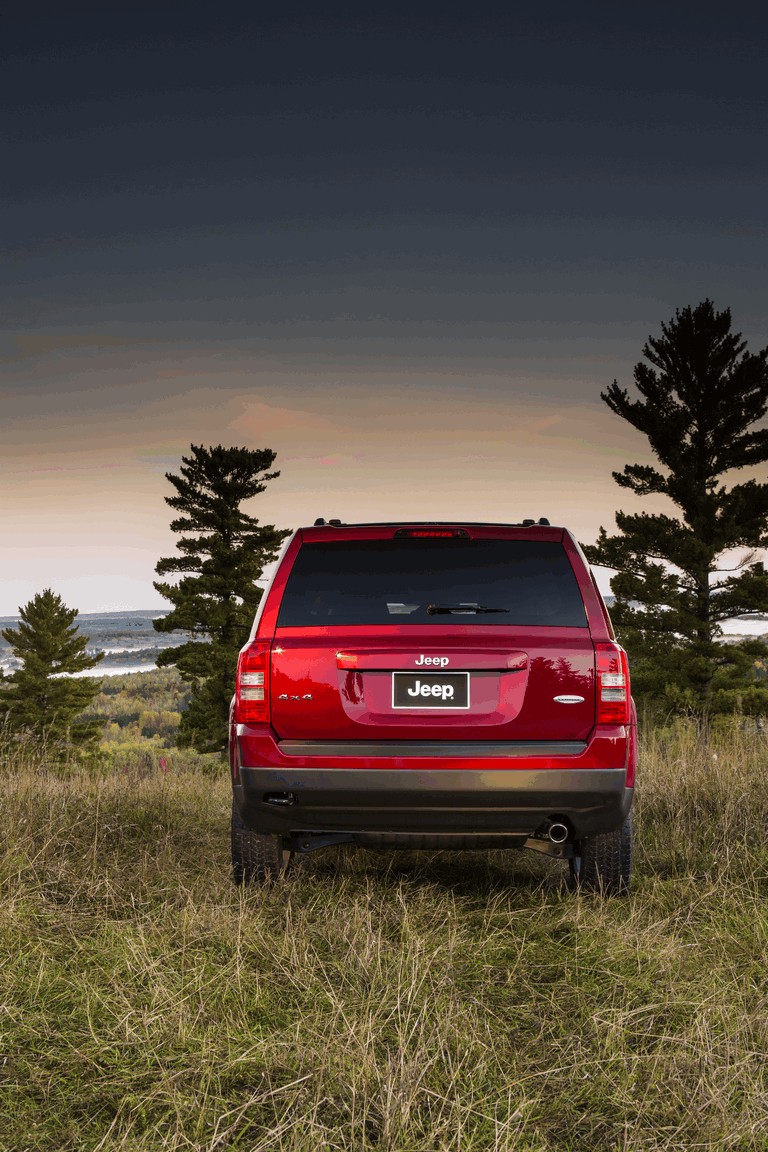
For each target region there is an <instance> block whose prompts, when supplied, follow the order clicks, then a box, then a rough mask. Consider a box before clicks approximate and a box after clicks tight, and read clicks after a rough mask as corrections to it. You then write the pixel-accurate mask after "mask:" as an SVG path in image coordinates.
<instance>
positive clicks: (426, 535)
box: [395, 528, 469, 540]
mask: <svg viewBox="0 0 768 1152" xmlns="http://www.w3.org/2000/svg"><path fill="white" fill-rule="evenodd" d="M405 536H410V537H412V538H413V539H415V540H434V539H435V538H440V539H444V538H450V537H454V538H455V537H457V536H458V537H461V538H462V539H464V540H468V539H469V532H467V530H466V528H398V530H397V532H395V539H396V540H397V539H398V538H400V539H402V538H403V537H405Z"/></svg>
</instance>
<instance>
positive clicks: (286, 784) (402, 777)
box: [235, 767, 632, 837]
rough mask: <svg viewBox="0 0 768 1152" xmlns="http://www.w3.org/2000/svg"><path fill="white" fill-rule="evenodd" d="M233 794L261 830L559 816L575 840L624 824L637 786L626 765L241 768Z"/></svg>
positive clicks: (529, 830) (458, 826)
mask: <svg viewBox="0 0 768 1152" xmlns="http://www.w3.org/2000/svg"><path fill="white" fill-rule="evenodd" d="M235 798H236V800H237V804H238V807H239V809H240V812H241V815H242V817H243V819H244V820H245V822H246V823H247V824H249V825H250V826H251V827H253V828H256V829H258V830H260V831H263V832H277V833H283V834H287V833H291V834H292V833H295V832H299V831H315V832H349V833H352V834H355V833H366V832H379V833H394V832H420V833H439V832H455V833H461V834H465V835H474V836H482V835H492V834H494V833H496V834H507V835H509V834H517V835H522V834H524V835H526V836H530V835H532V834H533V832H534V831H535V830H536V829H537V828H538V827H539V826H540V825H541V824H542V822H543V821H545V820H547V819H549V818H551V817H552V816H553V815H555V814H556V815H557V817H558V819H564V820H565V821H566V822H567V823H568V824H569V825H570V827H571V828H572V830H573V833H574V834H575V836H577V837H578V836H587V835H594V834H595V833H597V832H605V831H609V830H610V829H612V828H617V827H618V826H619V825H620V824H621V822H622V820H623V819H624V817H625V816H626V814H627V812H628V811H629V807H630V804H631V802H632V789H631V788H627V787H626V782H625V773H624V769H623V768H550V769H514V768H509V769H507V768H495V769H489V770H488V771H483V770H482V769H465V768H430V769H418V768H416V769H412V768H246V767H241V769H240V784H239V785H237V786H236V787H235ZM276 801H277V803H276Z"/></svg>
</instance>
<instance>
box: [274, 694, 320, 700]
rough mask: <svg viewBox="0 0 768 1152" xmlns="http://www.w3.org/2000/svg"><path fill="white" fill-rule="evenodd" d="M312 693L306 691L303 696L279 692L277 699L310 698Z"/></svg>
mask: <svg viewBox="0 0 768 1152" xmlns="http://www.w3.org/2000/svg"><path fill="white" fill-rule="evenodd" d="M311 699H312V693H311V692H306V693H305V694H304V695H303V696H289V695H288V693H287V692H281V693H280V695H279V696H278V700H311Z"/></svg>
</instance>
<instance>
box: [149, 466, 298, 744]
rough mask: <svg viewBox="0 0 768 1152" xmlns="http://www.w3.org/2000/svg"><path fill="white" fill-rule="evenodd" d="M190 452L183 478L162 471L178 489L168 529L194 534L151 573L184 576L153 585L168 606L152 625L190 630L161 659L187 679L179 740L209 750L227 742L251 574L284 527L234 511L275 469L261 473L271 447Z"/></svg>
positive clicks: (249, 612)
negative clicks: (183, 641)
mask: <svg viewBox="0 0 768 1152" xmlns="http://www.w3.org/2000/svg"><path fill="white" fill-rule="evenodd" d="M191 453H192V454H191V456H182V466H181V468H180V470H179V471H180V473H181V475H179V476H176V475H173V474H172V473H170V472H167V473H166V478H167V479H168V480H169V481H170V482H171V484H172V485H173V487H174V488H175V489H176V495H175V496H166V498H165V499H166V503H167V504H169V505H170V507H171V508H173V509H175V510H176V511H177V512H180V513H181V515H180V516H179V517H178V518H177V519H175V520H173V521H172V522H171V530H172V531H173V532H179V533H194V535H182V536H181V538H180V539H179V540H178V541H177V543H176V548H177V549H178V551H179V552H181V553H182V555H181V556H174V557H166V558H163V559H161V560H159V561H158V563H157V566H156V568H155V571H156V572H157V574H158V576H165V575H166V574H168V573H180V574H181V579H180V580H179V582H178V583H177V584H169V583H166V582H156V583H155V588H156V589H157V591H158V592H159V593H160V594H161V595H162V596H164V597H165V598H166V599H167V600H170V601H171V603H172V604H173V609H172V610H171V612H169V613H168V615H167V616H165V617H164V618H162V619H160V620H155V622H154V623H155V628H156V629H157V630H158V631H159V632H172V631H175V630H184V631H187V632H190V633H192V634H193V639H192V640H190V641H188V642H187V643H186V644H182V645H180V646H179V647H176V648H167V649H165V651H164V652H163V653H162V654H161V656H160V658H159V659H158V664H159V665H161V666H162V665H170V664H175V665H176V666H177V667H178V669H179V671H180V673H181V675H182V677H183V678H184V680H186V681H187V682H188V683H190V684H191V685H192V697H191V700H190V704H189V707H188V708H187V709H186V711H185V712H183V713H182V718H181V726H180V729H179V743H181V744H187V745H192V746H194V747H195V748H198V749H199V750H200V751H204V752H213V751H217V750H219V749H221V748H223V747H224V745H225V744H226V739H227V717H228V714H229V703H230V700H231V698H232V694H233V691H234V683H235V671H236V668H237V656H238V652H239V651H240V648H242V646H243V644H244V643H245V642H246V640H247V639H248V634H249V632H250V628H251V624H252V622H253V617H254V614H255V612H256V608H257V606H258V603H259V600H260V599H261V589H260V588H259V587H258V585H257V584H256V582H255V581H256V579H257V577H258V576H260V575H261V572H262V570H263V568H264V565H265V564H267V563H269V561H270V560H273V559H274V558H275V556H276V555H277V551H278V549H279V547H280V543H281V542H282V540H283V538H284V537H285V536H287V535H288V532H287V531H284V530H281V529H277V528H275V527H274V525H272V524H268V525H260V524H259V522H258V520H256V519H254V517H252V516H249V515H247V514H246V513H245V512H243V511H242V510H241V508H240V505H241V504H242V503H243V502H244V501H246V500H250V499H251V498H252V497H254V496H256V495H258V493H260V492H263V491H264V488H265V487H266V484H267V482H268V481H269V480H274V479H275V478H276V477H277V476H279V475H280V473H279V472H268V471H267V469H268V468H270V467H271V465H272V464H273V462H274V459H275V453H274V452H272V451H271V450H270V449H268V448H263V449H249V448H224V447H222V445H221V444H219V445H218V446H217V447H216V448H205V447H203V446H202V445H195V444H193V445H191ZM194 637H205V638H207V639H195V638H194Z"/></svg>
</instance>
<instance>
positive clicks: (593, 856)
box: [574, 812, 632, 896]
mask: <svg viewBox="0 0 768 1152" xmlns="http://www.w3.org/2000/svg"><path fill="white" fill-rule="evenodd" d="M631 875H632V813H631V812H630V813H629V815H628V816H627V817H626V819H625V820H624V823H623V824H622V825H621V827H620V828H616V829H614V831H613V832H602V833H601V834H600V835H599V836H589V837H587V838H586V839H585V840H582V841H581V868H580V869H579V873H578V875H577V876H575V877H574V878H575V880H576V882H577V884H579V886H580V887H581V888H583V889H585V891H587V892H600V893H602V894H603V895H604V896H617V895H625V894H626V893H627V892H628V891H629V883H630V877H631Z"/></svg>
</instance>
